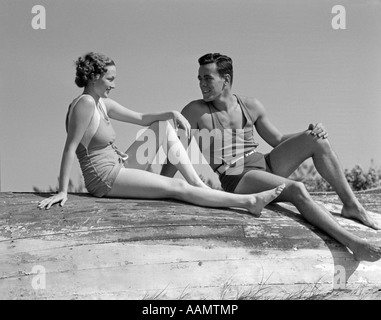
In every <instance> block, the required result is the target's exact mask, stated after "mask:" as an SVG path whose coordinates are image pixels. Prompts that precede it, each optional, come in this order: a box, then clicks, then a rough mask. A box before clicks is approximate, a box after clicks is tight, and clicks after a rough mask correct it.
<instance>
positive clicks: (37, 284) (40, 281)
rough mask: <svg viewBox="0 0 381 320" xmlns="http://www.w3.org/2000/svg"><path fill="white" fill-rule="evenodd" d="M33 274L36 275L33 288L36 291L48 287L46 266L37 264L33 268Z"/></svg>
mask: <svg viewBox="0 0 381 320" xmlns="http://www.w3.org/2000/svg"><path fill="white" fill-rule="evenodd" d="M31 273H32V274H35V276H33V277H32V282H31V285H32V288H33V289H34V290H36V291H39V290H45V289H46V270H45V267H44V266H41V265H36V266H34V267H33V268H32V272H31Z"/></svg>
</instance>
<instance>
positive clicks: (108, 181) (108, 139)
mask: <svg viewBox="0 0 381 320" xmlns="http://www.w3.org/2000/svg"><path fill="white" fill-rule="evenodd" d="M84 96H86V95H85V94H83V95H81V96H79V97H78V98H76V99H74V101H73V102H72V103H71V104H70V106H69V110H68V113H67V116H66V130H68V125H69V122H70V119H71V115H72V112H73V110H74V107H75V106H76V104H77V103H78V101H79V100H80V99H81V98H82V97H84ZM90 97H91V96H90ZM114 141H115V131H114V129H113V127H112V126H111V123H110V120H109V118H108V115H107V109H106V106H105V104H104V102H103V101H102V99H101V98H100V99H99V103H98V105H96V104H95V101H94V113H93V116H92V118H91V120H90V124H89V126H88V127H87V129H86V131H85V134H84V135H83V138H82V140H81V142H80V143H79V145H78V147H77V150H76V154H77V158H78V161H79V164H80V167H81V170H82V175H83V177H84V180H85V186H86V189H87V190H88V191H89V192H90V193H91V194H92V195H94V196H96V197H103V196H104V195H106V194H107V193H108V192H109V191H110V190H111V188H112V185H113V183H114V181H115V179H116V177H117V175H118V174H119V171H120V169H121V168H122V167H123V166H124V161H125V160H126V159H127V155H126V154H124V153H122V152H120V151H119V150H118V149H117V147H116V146H115V145H114Z"/></svg>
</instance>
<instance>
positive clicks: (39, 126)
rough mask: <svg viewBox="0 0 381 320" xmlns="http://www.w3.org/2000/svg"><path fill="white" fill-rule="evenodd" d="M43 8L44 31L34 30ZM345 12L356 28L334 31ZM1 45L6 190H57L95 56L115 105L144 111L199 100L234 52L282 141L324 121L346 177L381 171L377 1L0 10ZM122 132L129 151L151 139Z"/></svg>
mask: <svg viewBox="0 0 381 320" xmlns="http://www.w3.org/2000/svg"><path fill="white" fill-rule="evenodd" d="M37 4H38V5H42V6H43V7H44V8H45V13H46V21H45V22H46V25H45V27H46V28H45V29H34V28H33V24H32V20H33V18H35V17H36V15H37V13H36V12H34V13H32V8H33V6H34V5H37ZM335 5H341V6H342V7H343V8H344V9H345V20H344V19H342V20H341V21H340V22H341V24H342V26H343V23H344V22H345V29H335V28H333V25H332V20H334V19H335V17H336V18H337V12H336V13H332V8H333V7H334V6H335ZM39 22H40V23H41V20H40V21H39ZM0 40H1V50H0V57H1V59H0V71H1V77H0V81H1V82H0V85H1V86H0V90H1V91H0V94H1V102H0V106H1V110H0V111H1V113H0V119H1V120H0V121H1V122H0V136H1V138H0V143H1V145H0V147H1V148H0V174H1V177H0V190H1V191H14V192H22V191H32V190H33V187H34V186H36V187H38V188H40V189H48V188H49V187H51V186H52V187H55V186H57V177H58V174H59V166H60V161H61V156H62V150H63V146H64V143H65V139H66V133H65V129H64V121H65V115H66V111H67V107H68V105H69V103H70V102H71V101H72V100H73V99H74V98H75V97H77V96H78V95H80V94H81V93H82V89H80V88H78V87H76V85H75V84H74V75H75V67H74V61H75V60H76V59H77V58H78V57H79V56H82V55H83V54H85V53H87V52H89V51H96V52H102V53H104V54H106V55H108V56H110V57H111V58H112V59H113V60H114V61H115V62H116V67H117V79H116V90H114V91H113V92H112V93H111V98H113V99H115V100H116V101H118V102H119V103H121V104H122V105H124V106H126V107H128V108H130V109H133V110H136V111H139V112H153V111H167V110H178V111H181V109H182V108H183V107H184V106H185V105H186V104H188V103H189V102H190V101H192V100H195V99H200V98H201V92H200V89H199V87H198V81H197V72H198V63H197V59H198V58H199V57H200V56H202V55H203V54H205V53H208V52H220V53H223V54H226V55H228V56H230V57H231V58H232V59H233V65H234V84H233V92H234V93H236V94H240V95H243V96H249V97H255V98H257V99H258V100H259V101H261V102H262V104H263V105H264V106H265V108H266V110H267V112H268V114H269V117H270V119H271V121H272V122H273V123H274V125H275V126H276V127H278V129H279V130H280V131H281V132H283V133H292V132H299V131H302V130H305V129H306V128H307V126H308V124H309V123H316V122H322V123H323V124H324V126H325V127H326V129H327V131H328V134H329V139H330V142H331V144H332V146H333V148H334V150H335V152H336V153H337V154H338V156H339V158H340V160H341V163H342V165H343V167H344V168H352V167H353V166H354V165H356V164H359V165H361V166H362V167H363V168H364V169H367V168H369V166H370V164H371V160H372V159H373V161H374V164H375V166H376V167H377V168H379V167H380V166H381V148H380V138H381V125H380V123H381V108H380V105H381V90H380V87H381V62H380V53H381V2H380V1H378V0H351V1H349V0H348V1H345V0H340V1H339V0H337V1H331V0H319V1H316V0H182V1H178V0H124V1H118V0H108V1H101V0H92V1H90V0H75V1H74V0H55V1H51V0H50V1H47V0H46V1H38V2H36V3H34V1H31V0H17V1H14V0H0ZM113 126H114V128H115V130H116V133H117V140H116V144H117V145H118V147H119V148H120V149H127V147H128V146H129V145H130V144H131V143H132V142H133V140H134V139H135V136H136V133H137V132H138V130H139V129H141V128H140V127H138V126H136V125H132V124H126V123H120V122H119V123H118V122H113ZM257 140H258V142H259V143H260V146H259V151H262V152H268V151H270V150H271V148H270V147H269V146H268V145H267V144H266V143H265V142H264V141H263V140H261V139H260V138H259V137H258V136H257ZM196 168H197V170H198V171H199V172H200V173H202V174H203V175H206V176H207V177H208V176H209V175H210V177H214V178H215V176H212V174H211V172H209V171H208V168H207V167H206V166H205V165H204V166H196ZM71 177H72V179H73V181H74V182H78V183H79V182H80V179H81V178H80V170H79V165H78V164H77V161H75V164H74V166H73V169H72V173H71Z"/></svg>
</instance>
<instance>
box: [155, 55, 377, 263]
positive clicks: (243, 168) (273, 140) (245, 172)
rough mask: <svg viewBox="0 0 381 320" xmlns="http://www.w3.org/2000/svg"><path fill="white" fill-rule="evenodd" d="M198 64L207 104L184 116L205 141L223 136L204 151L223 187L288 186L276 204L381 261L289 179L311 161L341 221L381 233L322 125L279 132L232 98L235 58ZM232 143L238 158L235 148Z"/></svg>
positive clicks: (196, 104) (253, 104)
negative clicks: (264, 146)
mask: <svg viewBox="0 0 381 320" xmlns="http://www.w3.org/2000/svg"><path fill="white" fill-rule="evenodd" d="M199 64H200V67H199V71H198V79H199V84H200V89H201V92H202V96H203V99H200V100H195V101H192V102H190V103H189V104H188V105H187V106H185V108H184V109H183V110H182V114H183V115H184V116H185V117H186V118H187V119H188V121H189V123H190V125H191V128H192V129H194V130H192V131H193V132H195V130H196V135H195V136H200V135H198V134H197V132H202V131H204V132H205V130H206V131H208V132H216V131H222V133H221V134H219V135H213V138H211V142H210V144H209V145H208V146H207V147H205V146H200V149H201V151H202V152H203V153H206V158H207V159H208V162H209V164H210V166H211V167H212V169H213V170H214V171H215V172H216V173H217V174H218V175H219V178H220V181H221V186H222V188H223V189H224V190H225V191H228V192H234V193H256V192H261V191H263V190H267V189H270V188H274V187H276V186H278V185H280V184H282V183H285V184H286V187H285V189H284V191H283V192H282V194H281V195H280V196H279V197H278V198H277V200H276V201H285V202H291V203H292V204H293V205H294V206H295V207H296V208H297V209H298V210H299V212H300V213H301V214H302V215H303V217H304V218H305V219H306V220H307V221H309V222H310V223H311V224H312V225H314V226H316V227H318V228H319V229H321V230H323V231H325V232H326V233H327V234H329V235H330V236H332V237H333V238H335V239H336V240H338V241H339V242H341V243H342V244H343V245H345V246H347V247H348V248H349V249H350V250H351V251H352V252H353V254H354V256H355V258H356V259H357V260H367V261H376V260H378V259H380V258H381V248H380V247H379V246H377V245H374V244H370V243H368V242H366V241H365V240H363V239H360V238H359V237H357V236H355V235H353V234H351V233H350V232H348V231H347V230H345V229H344V228H343V227H341V226H340V224H338V223H337V221H336V220H335V219H334V218H333V216H332V215H331V214H330V212H329V211H328V210H326V209H325V208H323V207H322V206H320V205H318V204H317V203H316V202H314V201H313V199H312V197H311V196H310V194H309V193H308V191H307V190H306V188H305V186H304V184H303V183H301V182H297V181H293V180H290V179H287V177H288V176H290V174H291V173H292V172H294V171H295V170H296V169H297V168H298V167H299V165H300V164H301V163H302V162H303V161H304V160H306V159H308V158H312V160H313V162H314V165H315V167H316V169H317V171H318V172H319V173H320V175H321V176H322V177H323V178H324V179H325V180H327V181H328V183H330V185H331V186H332V187H333V188H334V190H335V191H336V192H337V194H338V196H339V197H340V199H341V200H342V202H343V209H342V212H341V214H342V216H344V217H347V218H352V219H356V220H358V221H360V222H361V223H363V224H365V225H367V226H369V227H371V228H373V229H377V230H378V229H380V228H381V226H380V225H378V224H377V223H376V221H374V220H373V219H372V218H371V216H370V215H369V214H368V213H367V212H366V210H365V209H364V208H363V206H362V205H361V204H360V203H359V201H358V199H356V197H355V195H354V193H353V192H352V190H351V188H350V186H349V184H348V182H347V181H346V179H345V176H344V174H343V170H342V168H341V166H340V164H339V160H338V158H337V156H336V154H335V153H334V151H333V150H332V147H331V145H330V143H329V141H328V139H327V133H326V132H325V129H324V127H323V126H322V125H321V124H317V125H309V127H308V129H307V130H305V131H302V132H300V133H295V134H288V135H284V134H282V133H280V131H279V130H278V129H277V128H276V127H275V126H274V125H273V124H272V123H271V121H270V119H269V118H268V116H267V113H266V110H265V108H264V106H263V105H262V104H261V103H260V102H259V101H258V100H256V99H254V98H243V97H238V96H237V95H234V94H233V93H232V83H233V66H232V60H231V58H229V57H227V56H225V55H221V54H219V53H210V54H206V55H204V56H202V57H201V58H200V59H199ZM254 127H255V128H256V131H257V133H258V134H259V135H260V136H261V137H262V138H263V139H264V140H265V141H266V142H267V143H269V144H270V145H271V146H272V147H273V149H272V151H271V152H270V153H269V154H266V155H263V154H261V153H259V152H257V151H256V147H257V146H258V144H256V143H255V140H254V137H255V136H254ZM225 132H228V133H229V134H225ZM237 132H239V133H237ZM202 140H203V141H204V139H202ZM237 141H238V142H237ZM232 143H233V144H235V149H236V150H238V153H237V152H235V150H234V147H233V148H232ZM216 146H217V147H216ZM206 151H207V152H206ZM161 173H162V174H163V175H166V176H173V175H174V174H175V173H176V169H174V167H173V166H171V165H170V164H166V165H164V166H163V169H162V172H161Z"/></svg>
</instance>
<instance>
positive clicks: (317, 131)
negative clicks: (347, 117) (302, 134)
mask: <svg viewBox="0 0 381 320" xmlns="http://www.w3.org/2000/svg"><path fill="white" fill-rule="evenodd" d="M308 130H311V134H312V135H313V136H315V137H318V138H322V139H327V138H328V133H327V131H325V128H324V126H323V124H322V123H320V122H319V123H316V124H312V123H310V124H309V126H308Z"/></svg>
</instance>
